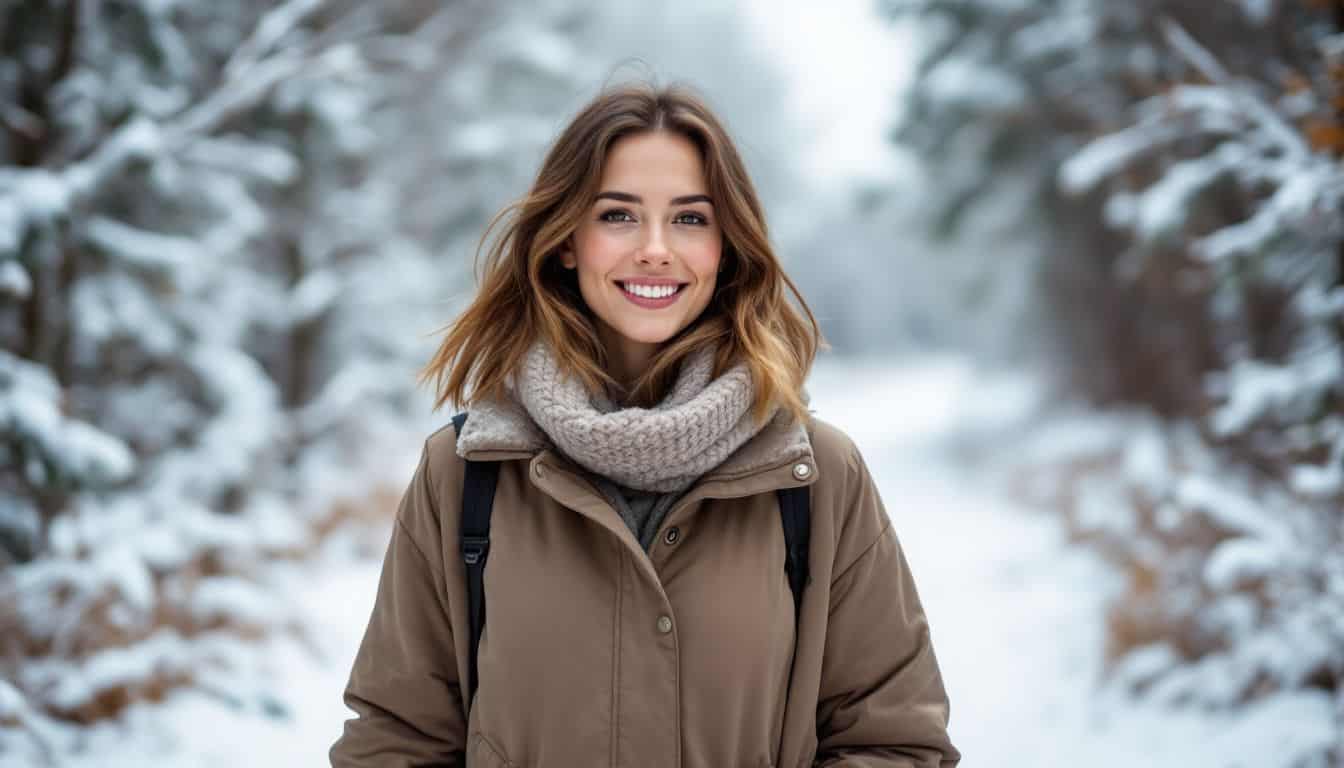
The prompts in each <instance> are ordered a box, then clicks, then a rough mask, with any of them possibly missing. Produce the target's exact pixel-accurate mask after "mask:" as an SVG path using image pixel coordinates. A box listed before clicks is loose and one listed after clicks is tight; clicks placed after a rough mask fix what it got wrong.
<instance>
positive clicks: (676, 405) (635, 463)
mask: <svg viewBox="0 0 1344 768" xmlns="http://www.w3.org/2000/svg"><path fill="white" fill-rule="evenodd" d="M713 367H714V349H713V348H712V347H708V346H707V347H704V348H701V349H698V350H696V351H694V352H692V353H691V354H690V355H688V356H687V357H686V359H685V360H683V361H682V364H681V369H680V370H679V372H678V375H677V379H676V382H675V383H674V384H673V385H672V388H671V391H669V392H668V394H667V396H666V397H665V398H663V400H662V402H660V403H658V404H657V405H655V406H654V407H652V408H634V407H632V408H618V407H617V406H616V405H615V404H614V403H612V402H611V400H610V399H609V398H608V397H606V395H605V393H590V392H589V391H588V390H587V388H585V387H584V385H583V382H581V381H579V380H578V379H576V378H573V377H570V376H566V375H565V374H564V372H563V371H561V369H560V364H559V362H558V360H557V359H556V358H555V356H554V355H553V354H552V352H551V349H550V347H549V346H548V345H546V344H543V343H541V342H537V343H534V344H533V345H532V346H531V348H529V349H528V351H527V354H526V356H525V357H524V358H523V365H522V370H521V371H520V373H519V377H518V385H517V392H518V399H519V402H521V403H522V404H523V407H524V408H526V409H527V413H528V415H529V416H531V417H532V420H533V421H535V422H536V423H537V425H538V426H540V427H541V429H542V430H543V431H544V432H545V433H546V434H547V435H548V436H549V437H550V438H551V440H552V441H553V442H554V443H555V445H556V447H557V448H559V449H560V451H561V452H562V453H564V454H565V455H566V456H568V457H569V458H570V459H572V460H573V461H574V462H576V463H577V464H579V465H580V466H583V467H584V468H586V469H588V470H590V471H592V472H597V473H599V474H601V475H603V476H604V477H608V478H610V479H611V480H613V481H615V482H617V483H619V484H621V485H624V486H627V487H629V488H636V489H639V490H644V491H658V492H669V491H681V490H684V489H686V488H689V487H690V486H691V484H692V483H694V482H695V480H696V478H698V477H700V476H701V475H703V474H704V473H705V472H707V471H709V470H710V469H713V468H714V467H716V466H718V465H719V464H721V463H722V462H723V460H724V459H726V458H728V456H729V455H730V454H731V453H732V452H733V451H735V450H737V448H738V447H739V446H741V445H742V444H743V443H745V442H746V441H747V440H750V439H751V437H752V436H753V435H755V434H756V433H757V432H759V431H760V430H761V428H762V427H763V426H765V422H761V423H757V422H755V421H754V420H753V419H752V418H751V401H752V397H753V395H754V391H755V390H754V387H753V385H752V380H751V373H750V370H749V369H748V368H747V365H746V363H739V364H737V365H735V366H734V367H732V368H730V369H729V370H727V371H725V372H724V373H723V375H721V376H719V377H718V378H717V379H713V380H712V381H711V380H710V376H711V374H712V373H713ZM771 414H772V415H773V410H772V411H771Z"/></svg>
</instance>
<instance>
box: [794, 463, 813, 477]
mask: <svg viewBox="0 0 1344 768" xmlns="http://www.w3.org/2000/svg"><path fill="white" fill-rule="evenodd" d="M810 474H812V468H811V467H809V466H808V465H806V464H801V463H800V464H794V465H793V476H794V477H796V478H798V479H799V480H805V479H807V476H808V475H810Z"/></svg>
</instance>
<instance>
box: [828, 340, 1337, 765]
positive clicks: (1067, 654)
mask: <svg viewBox="0 0 1344 768" xmlns="http://www.w3.org/2000/svg"><path fill="white" fill-rule="evenodd" d="M813 382H814V384H813V389H812V392H813V395H814V398H813V403H812V405H813V407H814V408H815V409H816V410H817V412H818V414H819V415H821V416H822V417H823V418H826V419H828V420H829V421H831V422H833V423H837V424H839V425H840V426H842V427H843V428H844V429H845V430H846V431H847V432H849V434H850V435H851V436H852V437H853V438H854V440H855V442H856V443H857V444H858V445H859V448H860V450H861V451H862V452H863V454H864V458H865V460H866V461H867V462H868V465H869V467H870V468H871V469H872V471H873V473H874V476H875V477H876V479H877V482H878V485H879V490H880V491H881V494H882V498H883V501H884V503H885V505H886V508H887V512H888V514H889V515H890V516H891V518H892V521H893V523H894V524H895V526H896V530H897V533H898V536H899V537H900V539H901V542H902V545H903V547H904V549H905V551H906V554H907V557H908V559H909V560H910V563H911V568H913V569H914V572H915V576H916V582H917V585H918V587H919V590H920V596H921V598H922V600H923V602H924V605H925V608H926V611H927V612H928V614H929V621H930V626H931V628H932V630H931V631H932V633H933V638H934V646H935V649H936V651H937V653H938V658H939V664H940V666H941V667H942V669H943V672H944V677H945V679H946V682H947V685H948V691H949V696H950V697H951V700H952V722H951V726H950V728H951V731H952V736H953V739H954V742H955V743H956V744H957V745H958V747H959V748H960V749H961V750H962V751H963V755H964V759H963V765H966V766H968V767H970V766H975V767H976V768H980V767H984V768H1000V767H1001V768H1021V767H1022V766H1031V767H1032V768H1054V767H1055V766H1059V767H1061V768H1063V767H1064V766H1070V767H1072V766H1083V765H1085V766H1092V767H1093V768H1109V767H1110V766H1115V768H1120V766H1124V767H1125V768H1131V767H1132V766H1136V765H1141V766H1145V767H1146V768H1166V767H1167V766H1171V767H1172V768H1175V767H1176V766H1181V767H1182V768H1186V767H1188V766H1192V765H1195V766H1201V768H1234V767H1236V766H1245V767H1246V768H1249V767H1250V766H1256V767H1257V768H1263V767H1265V766H1276V765H1281V764H1282V761H1283V759H1284V754H1283V750H1282V746H1283V745H1284V744H1285V743H1292V742H1299V743H1300V742H1302V741H1304V740H1309V739H1315V738H1319V737H1318V736H1317V735H1316V734H1318V733H1319V727H1314V726H1313V725H1312V723H1313V722H1319V717H1318V716H1315V717H1312V716H1308V713H1309V711H1310V713H1311V714H1312V715H1316V714H1317V713H1318V712H1319V706H1318V705H1319V700H1313V699H1308V698H1304V699H1302V700H1299V701H1297V702H1293V701H1290V700H1285V702H1280V703H1277V704H1274V705H1266V706H1263V707H1261V708H1259V709H1256V708H1252V709H1251V710H1250V711H1248V712H1246V713H1243V714H1242V715H1240V716H1237V717H1231V716H1219V715H1212V714H1208V715H1205V714H1199V713H1195V712H1189V711H1172V710H1168V709H1165V708H1161V707H1154V706H1147V705H1142V706H1141V705H1136V704H1135V703H1133V702H1132V701H1128V700H1117V698H1116V694H1114V693H1103V692H1099V691H1098V690H1097V689H1096V687H1095V684H1096V681H1097V680H1098V678H1099V675H1100V669H1101V661H1102V648H1103V645H1104V642H1103V632H1104V618H1103V614H1104V603H1105V600H1106V598H1107V595H1108V594H1111V593H1112V592H1113V590H1115V589H1117V588H1118V587H1119V586H1120V583H1119V579H1118V577H1117V576H1116V575H1115V574H1113V573H1111V572H1110V571H1109V570H1108V569H1107V568H1106V567H1105V566H1104V565H1103V564H1102V563H1101V562H1099V560H1098V559H1096V558H1094V557H1093V556H1091V555H1090V554H1089V553H1087V552H1084V551H1081V550H1079V549H1077V548H1075V547H1069V546H1067V544H1066V542H1065V541H1064V537H1063V532H1062V529H1061V528H1060V526H1058V525H1057V524H1056V522H1055V520H1054V519H1053V518H1052V517H1051V516H1050V515H1049V514H1048V513H1046V512H1043V511H1036V510H1027V509H1023V508H1021V507H1020V506H1018V505H1016V504H1014V503H1012V502H1011V501H1008V500H1006V499H1005V498H1003V497H1002V495H997V494H996V493H995V491H994V489H992V488H989V487H986V486H987V485H988V481H987V480H985V479H984V478H980V477H977V476H975V475H973V474H970V473H968V472H967V471H966V470H965V469H963V468H959V467H957V466H956V465H955V464H954V463H952V462H951V461H949V460H947V458H946V456H947V452H946V449H945V444H944V443H940V439H941V438H945V437H947V436H948V435H950V434H951V433H952V432H953V431H955V430H956V429H957V427H958V426H959V425H960V424H962V423H964V422H963V420H964V419H965V418H967V417H968V416H969V417H970V418H972V419H974V420H976V421H977V422H983V421H985V420H989V419H1003V418H1011V411H1012V410H1013V409H1014V407H1015V405H1014V404H1015V403H1016V402H1020V401H1021V400H1020V399H1021V398H1023V397H1029V396H1030V394H1029V392H1028V391H1024V390H1022V389H1021V388H1020V387H1018V386H1016V385H1014V384H1012V383H1006V384H1005V385H1004V386H986V382H984V381H982V380H980V379H978V378H977V375H976V374H975V373H974V372H973V371H971V370H970V369H969V368H967V367H965V366H964V365H963V364H961V363H960V362H958V361H955V360H948V361H932V362H929V363H926V364H924V365H920V366H910V367H903V368H897V367H892V366H891V365H885V366H869V367H866V368H865V367H850V368H846V367H836V368H831V369H826V370H823V371H821V372H819V374H818V375H817V376H815V377H814V379H813ZM854 382H859V384H858V385H857V386H855V385H854ZM987 401H992V402H987ZM977 404H978V405H977ZM973 410H974V411H975V413H971V411H973ZM981 426H983V424H982V425H981ZM1293 729H1301V734H1299V735H1297V736H1294V735H1293V734H1290V733H1289V732H1290V731H1292V730H1293ZM1308 729H1313V730H1310V731H1309V730H1308ZM1308 733H1310V734H1311V735H1310V736H1304V735H1302V734H1308Z"/></svg>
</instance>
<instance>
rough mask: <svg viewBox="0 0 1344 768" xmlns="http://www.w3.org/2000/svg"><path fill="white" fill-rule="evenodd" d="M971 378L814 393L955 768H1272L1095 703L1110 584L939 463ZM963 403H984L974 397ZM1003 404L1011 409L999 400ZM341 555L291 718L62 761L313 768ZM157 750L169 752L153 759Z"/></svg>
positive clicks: (1255, 738)
mask: <svg viewBox="0 0 1344 768" xmlns="http://www.w3.org/2000/svg"><path fill="white" fill-rule="evenodd" d="M973 382H974V377H973V375H972V374H971V373H970V372H969V371H968V370H967V369H966V368H965V367H963V366H961V365H960V364H958V363H956V362H941V363H939V362H935V363H928V364H925V365H921V366H911V367H905V368H893V367H891V366H880V367H874V366H868V367H862V368H854V367H838V366H829V367H826V368H823V369H821V370H819V371H818V372H817V373H816V374H815V375H814V378H813V380H812V385H811V387H810V390H811V392H812V395H813V400H812V407H813V408H815V409H816V411H817V412H818V414H819V415H821V416H822V417H823V418H826V419H827V420H829V421H831V422H833V423H836V424H838V425H840V426H841V427H842V428H844V429H845V430H846V431H847V432H849V434H850V435H851V436H853V437H854V439H855V441H856V442H857V443H858V444H859V447H860V449H861V450H862V451H863V454H864V457H865V459H866V460H867V462H868V464H869V466H870V467H871V468H872V470H873V472H874V474H875V476H876V477H877V479H878V483H879V486H880V490H881V492H882V497H883V500H884V502H885V504H886V507H887V510H888V512H889V514H890V515H891V516H892V519H893V521H894V522H895V524H896V526H897V531H898V534H899V535H900V537H901V541H902V543H903V545H904V547H905V549H906V553H907V555H908V557H909V559H910V561H911V565H912V567H913V568H914V569H915V575H916V579H917V583H918V585H919V589H920V593H921V596H922V598H923V600H924V603H925V606H926V608H927V610H928V613H929V616H930V622H931V625H932V629H933V636H934V642H935V647H936V649H937V652H938V655H939V661H940V663H941V665H942V667H943V670H944V674H945V676H946V679H947V683H948V687H949V690H950V695H951V697H952V707H953V708H952V731H953V736H954V739H955V741H956V743H957V744H958V746H959V747H961V749H962V750H963V752H964V753H965V759H964V761H963V765H966V766H976V767H980V766H984V767H986V768H993V767H995V766H1003V767H1004V768H1008V767H1009V766H1012V767H1014V768H1021V767H1023V766H1031V767H1032V768H1036V767H1041V768H1045V767H1049V766H1079V765H1087V766H1099V767H1101V768H1105V767H1106V766H1117V767H1118V766H1126V767H1127V768H1128V767H1130V766H1134V765H1143V766H1150V767H1152V768H1163V767H1164V766H1178V765H1179V766H1182V767H1183V768H1184V767H1185V766H1190V765H1199V766H1209V767H1210V768H1219V767H1220V766H1227V767H1229V768H1230V767H1231V766H1236V765H1246V766H1252V765H1254V766H1261V765H1272V764H1274V760H1273V757H1274V754H1273V752H1272V749H1273V743H1272V741H1271V740H1270V739H1267V738H1265V736H1264V733H1263V732H1261V733H1259V734H1258V735H1257V733H1256V731H1257V730H1258V729H1256V728H1254V727H1249V728H1248V727H1247V726H1253V723H1248V722H1245V721H1243V722H1242V723H1240V725H1241V726H1243V727H1238V728H1230V727H1228V726H1229V725H1230V724H1229V723H1227V722H1225V721H1221V720H1218V719H1216V718H1210V717H1204V718H1200V717H1192V716H1190V715H1180V716H1176V715H1174V714H1172V713H1168V712H1164V711H1151V710H1144V709H1142V708H1136V707H1134V706H1132V705H1129V704H1124V703H1117V702H1110V701H1107V700H1106V698H1105V697H1104V696H1101V695H1099V694H1095V693H1093V688H1092V685H1093V681H1094V678H1095V676H1096V674H1097V668H1098V664H1099V658H1100V649H1101V646H1102V644H1101V638H1100V632H1101V627H1102V621H1101V612H1102V601H1103V599H1104V597H1105V594H1106V590H1107V589H1109V588H1111V586H1112V585H1113V584H1114V582H1113V579H1112V578H1111V577H1109V576H1108V575H1107V573H1106V571H1105V569H1104V568H1103V567H1101V566H1100V565H1099V564H1098V563H1097V562H1096V561H1095V560H1093V559H1092V558H1091V557H1089V556H1088V555H1086V554H1085V553H1082V552H1079V551H1076V550H1070V549H1068V548H1066V547H1065V545H1064V542H1063V540H1062V537H1061V535H1060V531H1059V530H1058V527H1057V526H1056V524H1055V523H1054V521H1053V520H1052V519H1051V518H1050V517H1049V516H1048V515H1046V514H1044V513H1040V512H1035V513H1033V512H1030V511H1026V510H1022V509H1019V508H1017V507H1015V506H1014V505H1012V504H1011V503H1009V502H1006V501H1005V500H1003V499H1002V498H998V497H995V496H994V494H993V493H992V490H991V489H989V488H986V487H983V485H984V483H983V482H982V481H980V480H978V479H977V478H976V477H974V476H970V475H967V474H965V473H964V472H963V471H962V470H959V469H958V468H957V467H955V466H954V465H953V464H952V463H951V462H949V461H948V460H946V458H944V456H945V454H944V453H942V452H940V449H939V446H940V443H939V438H941V437H945V436H946V435H947V434H948V433H949V431H950V430H951V429H953V428H955V426H956V424H957V423H959V419H962V418H964V417H965V415H966V413H967V411H968V408H969V406H968V405H967V404H968V403H969V402H971V401H972V398H971V392H972V383H973ZM975 392H976V393H977V395H976V396H977V397H982V396H983V395H984V390H983V389H982V388H978V389H976V390H975ZM1000 396H1001V397H1002V398H1004V399H1005V400H1008V399H1011V398H1012V397H1013V393H1012V392H1011V391H1008V390H1003V391H1001V392H1000ZM976 418H983V415H981V416H977V417H976ZM339 549H340V548H339V547H334V548H333V554H332V556H331V557H330V558H329V559H328V560H327V561H326V562H325V563H324V564H319V565H318V566H316V567H315V568H314V570H313V571H312V572H310V573H306V574H299V575H298V577H299V578H301V579H303V583H305V584H306V585H307V586H306V587H305V588H304V590H303V593H304V597H303V606H304V610H306V611H307V612H308V613H309V614H310V616H311V617H312V620H313V625H314V627H316V628H317V635H318V638H319V644H320V646H321V648H322V650H323V654H324V656H325V660H323V661H320V662H319V661H317V660H314V659H313V658H312V657H311V656H309V655H306V654H303V653H301V652H300V651H299V649H298V648H296V647H294V646H293V645H292V644H291V645H280V646H278V647H277V651H276V654H275V657H274V661H275V672H276V674H279V675H281V676H282V677H281V679H282V680H283V681H284V683H283V687H282V689H283V692H284V702H283V708H284V709H285V710H287V711H288V713H289V715H288V717H286V718H278V719H277V718H272V717H261V716H258V715H257V712H258V708H257V707H255V706H251V707H248V708H246V709H244V710H241V711H240V710H236V709H230V708H226V707H223V706H221V704H220V703H219V701H218V700H217V699H214V698H210V697H206V696H204V695H201V694H193V693H183V694H177V695H176V696H175V697H174V698H173V699H172V701H173V704H172V705H171V706H169V707H166V708H158V707H155V708H137V709H136V710H134V711H133V712H132V713H131V714H130V715H129V716H128V718H127V720H128V724H129V725H130V731H129V732H128V731H127V730H123V728H122V727H121V726H104V727H101V728H99V729H97V731H96V732H94V733H92V734H91V737H92V738H91V740H90V746H91V747H92V748H93V751H92V752H91V753H89V754H88V757H87V759H86V760H80V761H78V762H71V763H67V764H68V765H77V766H95V765H96V766H106V765H117V766H121V765H126V766H158V765H162V766H169V765H172V766H203V767H210V768H213V767H214V766H220V767H221V768H222V767H224V766H229V767H232V766H235V765H240V764H241V765H276V766H280V765H286V766H288V765H325V764H326V750H327V748H328V747H329V746H330V744H331V742H332V741H333V740H334V739H335V738H336V736H337V735H338V734H339V732H340V729H341V722H342V721H343V720H344V718H345V717H347V715H348V713H347V712H346V710H345V709H344V707H343V706H342V705H341V703H340V692H341V689H342V687H343V685H344V683H345V676H346V674H347V672H348V670H349V666H350V661H351V659H352V658H353V655H354V652H355V648H356V646H357V644H358V641H359V637H360V634H361V633H362V631H363V627H364V623H365V621H366V620H367V618H368V610H369V607H370V606H371V604H372V599H373V593H374V589H375V587H376V582H377V578H378V566H379V563H377V562H375V561H370V560H362V561H354V562H351V561H350V560H349V558H348V556H343V555H342V554H341V553H340V552H339V551H337V550H339ZM379 554H381V550H380V552H379ZM1265 716H1266V717H1269V718H1272V719H1273V720H1274V725H1275V726H1276V727H1278V728H1282V727H1283V725H1284V723H1285V722H1289V721H1290V720H1291V718H1290V717H1289V716H1288V715H1285V714H1284V713H1277V714H1275V713H1268V714H1266V715H1265ZM123 725H125V724H123ZM1270 730H1273V729H1270ZM130 732H134V733H135V734H136V735H129V733H130ZM145 733H157V734H160V736H157V737H155V738H152V739H151V738H144V737H143V735H142V734H145ZM1242 742H1244V743H1242ZM165 750H166V751H167V752H168V753H169V754H170V756H169V757H163V756H161V755H162V753H163V752H164V751H165ZM114 755H115V757H111V756H114Z"/></svg>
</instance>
